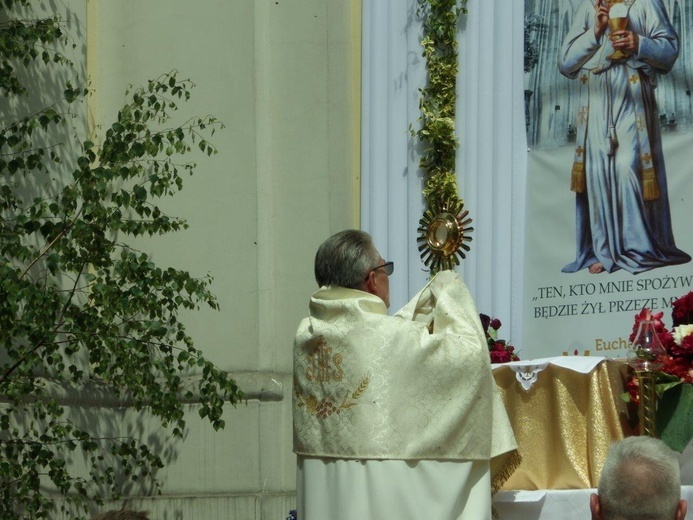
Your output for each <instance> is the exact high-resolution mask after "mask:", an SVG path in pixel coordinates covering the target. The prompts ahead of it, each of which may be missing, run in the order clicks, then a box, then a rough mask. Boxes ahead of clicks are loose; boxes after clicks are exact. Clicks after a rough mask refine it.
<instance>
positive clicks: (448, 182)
mask: <svg viewBox="0 0 693 520" xmlns="http://www.w3.org/2000/svg"><path fill="white" fill-rule="evenodd" d="M464 5H466V1H462V2H461V4H460V2H458V1H457V0H419V9H418V15H419V16H421V17H422V19H423V31H424V38H423V40H422V41H421V45H422V46H423V48H424V51H423V56H424V58H425V59H426V72H427V75H428V81H427V85H426V86H425V87H424V88H422V89H420V92H421V98H420V101H419V108H420V109H421V118H420V119H419V121H420V123H421V126H420V128H419V129H418V130H412V133H413V134H414V135H415V136H416V137H417V138H418V139H419V141H420V142H421V143H422V144H423V145H424V146H425V149H424V151H423V153H422V155H421V161H420V163H419V166H420V167H421V169H422V170H423V171H424V179H425V186H424V190H423V193H424V196H425V198H426V206H427V208H431V207H432V206H434V205H435V204H436V202H437V201H440V200H450V201H457V200H459V196H458V194H457V180H456V178H455V151H456V149H457V138H456V137H455V105H456V99H457V95H456V82H457V72H458V66H457V22H458V19H459V17H460V15H461V14H463V13H466V9H465V7H464Z"/></svg>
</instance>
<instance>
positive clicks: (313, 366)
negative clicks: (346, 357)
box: [306, 336, 344, 383]
mask: <svg viewBox="0 0 693 520" xmlns="http://www.w3.org/2000/svg"><path fill="white" fill-rule="evenodd" d="M316 340H317V347H316V348H315V351H314V352H312V353H311V354H308V366H307V367H306V379H307V380H308V381H314V380H315V381H317V382H319V383H329V382H330V380H332V381H341V380H342V378H343V377H344V372H343V371H342V367H341V364H342V355H341V354H335V355H334V356H332V364H333V366H334V370H332V371H331V370H330V354H332V348H331V347H328V346H327V343H326V342H325V338H324V337H322V336H318V337H317V339H316Z"/></svg>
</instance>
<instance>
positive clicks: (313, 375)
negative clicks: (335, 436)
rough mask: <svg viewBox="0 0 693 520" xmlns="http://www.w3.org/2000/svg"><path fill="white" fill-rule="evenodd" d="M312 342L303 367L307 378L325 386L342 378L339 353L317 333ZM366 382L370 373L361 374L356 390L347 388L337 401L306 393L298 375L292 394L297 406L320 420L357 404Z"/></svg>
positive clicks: (366, 386)
mask: <svg viewBox="0 0 693 520" xmlns="http://www.w3.org/2000/svg"><path fill="white" fill-rule="evenodd" d="M315 341H316V346H315V348H314V349H313V350H312V352H310V353H309V354H307V358H308V364H307V365H308V366H306V370H305V375H306V379H307V380H308V381H310V382H312V383H320V384H319V385H318V387H319V388H326V387H327V386H329V385H330V384H331V383H333V382H340V381H342V379H343V378H344V371H343V370H342V367H341V364H342V355H341V354H334V355H332V348H331V347H329V346H328V345H327V343H326V342H325V338H324V337H323V336H318V337H317V338H316V340H315ZM369 383H370V376H368V375H366V376H364V377H363V378H362V379H361V382H360V383H359V385H358V386H357V387H356V389H354V390H353V391H351V390H347V391H346V393H345V394H344V398H343V399H342V400H341V402H340V403H339V404H337V401H334V400H333V399H330V398H328V397H322V398H319V397H318V396H316V395H314V394H311V393H309V392H305V391H304V390H303V389H302V388H300V387H299V384H298V379H297V378H294V393H295V394H296V401H297V406H299V407H303V406H305V407H306V411H307V412H308V413H309V414H311V415H315V416H316V417H318V418H319V419H326V418H328V417H329V416H330V415H332V414H339V413H340V412H341V411H342V410H346V409H348V408H351V407H352V406H355V405H356V404H358V403H357V400H358V399H359V398H360V397H361V396H362V395H363V393H364V392H365V391H366V389H367V388H368V384H369Z"/></svg>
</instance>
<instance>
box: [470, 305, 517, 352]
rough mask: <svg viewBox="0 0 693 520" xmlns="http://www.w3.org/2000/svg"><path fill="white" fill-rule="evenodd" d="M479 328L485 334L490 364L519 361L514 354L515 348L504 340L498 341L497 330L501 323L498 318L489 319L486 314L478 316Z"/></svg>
mask: <svg viewBox="0 0 693 520" xmlns="http://www.w3.org/2000/svg"><path fill="white" fill-rule="evenodd" d="M479 319H480V320H481V326H482V327H483V328H484V334H486V344H487V345H488V351H489V355H490V356H491V363H507V362H508V361H519V360H520V358H519V357H518V355H517V354H516V353H515V347H513V346H512V345H510V344H509V343H508V342H507V341H505V340H504V339H498V329H500V328H501V322H500V320H499V319H498V318H493V319H491V318H490V317H489V316H487V315H486V314H479Z"/></svg>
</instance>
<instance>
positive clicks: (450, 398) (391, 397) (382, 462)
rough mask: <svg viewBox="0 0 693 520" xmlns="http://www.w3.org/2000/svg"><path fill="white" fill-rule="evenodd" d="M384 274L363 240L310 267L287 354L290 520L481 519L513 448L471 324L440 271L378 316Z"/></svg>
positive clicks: (455, 285) (340, 237) (330, 249)
mask: <svg viewBox="0 0 693 520" xmlns="http://www.w3.org/2000/svg"><path fill="white" fill-rule="evenodd" d="M393 270H394V265H393V263H392V262H387V261H385V260H384V259H383V258H382V257H381V256H380V254H379V253H378V251H377V250H376V248H375V246H374V244H373V241H372V239H371V237H370V235H368V234H367V233H365V232H363V231H358V230H347V231H342V232H340V233H337V234H336V235H334V236H332V237H330V238H329V239H327V240H326V241H325V242H324V243H323V244H322V245H321V246H320V248H319V249H318V252H317V254H316V257H315V278H316V280H317V282H318V285H319V286H320V289H319V290H318V292H316V293H315V294H314V295H313V296H312V298H311V301H310V315H309V317H308V318H306V319H304V320H303V321H302V322H301V324H300V326H299V329H298V332H297V333H296V339H295V343H294V397H293V419H294V451H295V453H296V454H297V456H298V469H297V510H298V518H299V519H300V520H325V519H328V518H329V519H330V520H353V519H354V518H364V519H366V518H373V519H385V518H388V519H390V518H392V519H395V518H397V519H418V518H435V519H438V520H480V519H487V518H488V519H490V518H491V494H492V488H493V487H495V488H497V487H499V485H500V484H501V483H502V481H503V479H504V478H506V477H507V476H508V475H509V472H510V471H511V470H512V467H513V466H514V464H516V463H517V454H516V451H515V449H516V447H517V446H516V443H515V439H514V436H513V433H512V430H511V427H510V423H509V421H508V417H507V415H506V413H505V409H504V408H503V404H502V402H501V400H500V396H499V393H498V390H497V388H496V386H495V383H494V380H493V376H492V374H491V366H490V361H489V354H488V349H487V346H486V341H485V337H484V333H483V330H482V327H481V324H480V322H479V315H478V312H477V310H476V308H475V305H474V302H473V301H472V298H471V295H470V294H469V291H468V290H467V288H466V286H465V285H464V283H463V282H462V280H461V279H460V277H459V276H458V275H457V274H455V273H454V272H452V271H443V272H441V273H438V274H437V275H436V276H434V277H433V278H432V279H431V281H430V282H429V283H428V284H427V285H426V286H425V287H424V288H423V289H422V290H421V291H420V292H419V293H418V294H417V295H416V296H415V297H414V298H413V299H412V300H411V302H409V303H408V304H407V305H406V306H405V307H404V308H402V309H401V310H400V311H399V312H397V313H396V314H395V315H393V316H389V315H388V312H387V307H388V306H389V276H390V275H391V274H392V273H393ZM492 459H493V460H492ZM492 462H493V464H492ZM492 466H493V467H492Z"/></svg>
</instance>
